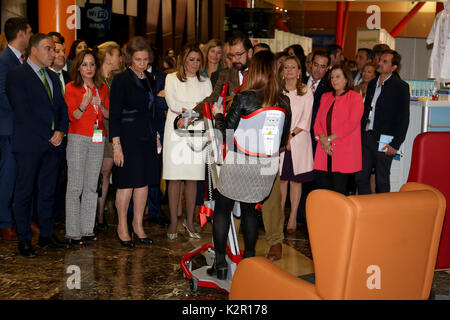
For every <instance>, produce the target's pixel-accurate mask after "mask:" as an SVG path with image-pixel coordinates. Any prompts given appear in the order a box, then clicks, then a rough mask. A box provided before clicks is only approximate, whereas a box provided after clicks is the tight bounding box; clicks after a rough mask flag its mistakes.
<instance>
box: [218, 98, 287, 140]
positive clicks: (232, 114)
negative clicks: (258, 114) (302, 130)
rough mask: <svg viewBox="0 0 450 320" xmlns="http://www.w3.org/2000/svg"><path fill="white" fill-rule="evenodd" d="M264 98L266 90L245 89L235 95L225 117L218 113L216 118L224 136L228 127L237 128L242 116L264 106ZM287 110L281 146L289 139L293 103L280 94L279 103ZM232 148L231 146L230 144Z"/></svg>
mask: <svg viewBox="0 0 450 320" xmlns="http://www.w3.org/2000/svg"><path fill="white" fill-rule="evenodd" d="M263 100H264V91H263V90H259V91H244V92H241V93H238V94H236V95H235V96H234V98H233V102H232V104H231V107H230V108H229V109H228V111H227V113H226V116H225V118H224V116H223V114H221V113H218V114H217V115H216V120H215V128H216V129H218V130H220V131H221V132H222V135H223V137H225V133H226V130H227V129H233V130H236V129H237V127H238V125H239V121H240V119H241V116H243V115H245V116H246V115H249V114H251V113H252V112H254V111H256V110H258V109H260V108H262V103H263ZM278 107H281V108H283V109H285V110H286V116H285V120H284V127H283V135H282V137H281V144H280V146H281V147H283V146H284V145H285V144H286V142H287V139H288V136H289V130H290V127H291V117H292V114H291V104H290V101H289V98H288V97H287V96H285V95H283V94H281V95H280V100H279V105H278ZM228 147H229V148H230V146H228Z"/></svg>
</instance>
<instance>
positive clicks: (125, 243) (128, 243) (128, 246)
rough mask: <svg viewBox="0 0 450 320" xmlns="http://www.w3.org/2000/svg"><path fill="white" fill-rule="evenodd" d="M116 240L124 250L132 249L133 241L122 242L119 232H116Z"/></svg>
mask: <svg viewBox="0 0 450 320" xmlns="http://www.w3.org/2000/svg"><path fill="white" fill-rule="evenodd" d="M117 239H119V242H120V244H121V245H122V246H124V247H126V248H134V242H133V240H128V241H123V240H122V239H120V237H119V230H117Z"/></svg>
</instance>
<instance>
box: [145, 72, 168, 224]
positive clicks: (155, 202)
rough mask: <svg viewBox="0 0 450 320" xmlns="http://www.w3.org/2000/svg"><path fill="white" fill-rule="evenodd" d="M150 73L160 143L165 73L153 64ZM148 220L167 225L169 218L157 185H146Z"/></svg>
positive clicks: (163, 121) (164, 103) (162, 133)
mask: <svg viewBox="0 0 450 320" xmlns="http://www.w3.org/2000/svg"><path fill="white" fill-rule="evenodd" d="M147 71H148V72H149V73H150V78H151V81H152V82H153V85H154V89H155V93H156V97H155V100H154V102H153V123H154V125H155V127H156V128H155V129H156V131H157V132H158V133H159V139H160V142H161V144H163V142H164V126H165V123H166V112H167V110H168V108H169V107H168V106H167V103H166V99H165V98H164V97H165V94H164V87H165V85H166V76H167V74H166V73H164V72H162V71H160V70H158V69H156V68H155V67H154V66H152V65H151V66H150V68H148V69H147ZM159 160H160V161H162V157H161V153H160V154H159ZM147 206H148V220H149V221H153V222H156V223H157V224H159V225H161V226H168V225H169V220H168V219H167V218H166V217H165V216H164V215H163V213H162V210H161V193H160V187H159V186H153V185H151V186H148V199H147Z"/></svg>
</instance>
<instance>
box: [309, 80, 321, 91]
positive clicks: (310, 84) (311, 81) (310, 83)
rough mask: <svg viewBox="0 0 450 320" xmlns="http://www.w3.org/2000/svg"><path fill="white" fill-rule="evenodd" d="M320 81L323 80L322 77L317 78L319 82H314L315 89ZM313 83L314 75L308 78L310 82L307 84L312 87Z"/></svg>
mask: <svg viewBox="0 0 450 320" xmlns="http://www.w3.org/2000/svg"><path fill="white" fill-rule="evenodd" d="M320 81H322V79H319V80H317V82H316V83H315V84H314V91H316V89H317V86H318V85H319V83H320ZM312 83H313V78H312V76H311V77H309V78H308V82H307V83H306V85H307V86H308V87H309V88H311V87H312ZM311 89H312V88H311Z"/></svg>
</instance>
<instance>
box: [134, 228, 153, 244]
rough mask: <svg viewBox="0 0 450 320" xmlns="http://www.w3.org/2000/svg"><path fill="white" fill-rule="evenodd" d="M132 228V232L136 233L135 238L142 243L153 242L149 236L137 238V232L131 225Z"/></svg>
mask: <svg viewBox="0 0 450 320" xmlns="http://www.w3.org/2000/svg"><path fill="white" fill-rule="evenodd" d="M131 230H132V234H133V235H136V238H137V239H138V241H139V242H140V243H142V244H153V240H152V239H150V238H149V237H145V238H139V236H138V234H137V233H136V232H134V229H133V227H131Z"/></svg>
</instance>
